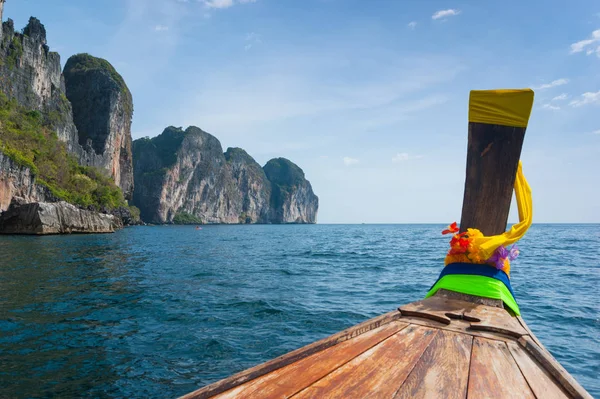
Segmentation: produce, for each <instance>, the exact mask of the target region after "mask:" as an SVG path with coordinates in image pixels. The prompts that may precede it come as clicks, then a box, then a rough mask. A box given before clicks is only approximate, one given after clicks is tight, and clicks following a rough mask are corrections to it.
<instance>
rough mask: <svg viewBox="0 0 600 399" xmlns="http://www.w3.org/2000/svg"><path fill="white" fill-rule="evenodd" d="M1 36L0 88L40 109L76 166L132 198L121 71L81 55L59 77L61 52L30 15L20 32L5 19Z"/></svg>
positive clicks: (128, 108)
mask: <svg viewBox="0 0 600 399" xmlns="http://www.w3.org/2000/svg"><path fill="white" fill-rule="evenodd" d="M0 4H2V3H1V2H0ZM0 37H1V40H0V91H1V92H3V93H4V94H5V95H6V96H7V97H8V98H13V99H15V100H16V101H17V103H18V104H19V105H21V106H23V107H25V108H27V109H32V110H37V111H40V112H41V113H42V115H43V117H44V122H45V124H47V125H49V126H51V127H52V129H53V130H55V131H56V133H57V135H58V138H59V139H60V140H61V141H63V142H65V143H66V146H67V150H68V151H69V152H70V153H72V154H74V155H75V157H76V158H77V159H78V160H79V163H80V164H82V165H86V166H95V167H98V168H100V169H104V170H106V171H107V172H108V174H109V175H110V176H112V177H113V179H114V180H115V183H116V184H117V185H118V186H119V187H121V189H122V190H123V194H124V196H125V198H126V199H130V198H131V195H132V193H133V165H132V160H131V117H132V114H133V103H132V99H131V93H130V92H129V89H128V88H127V86H126V85H125V82H124V81H123V78H122V77H121V75H119V74H118V73H117V72H116V71H115V69H114V68H113V67H112V65H110V64H109V63H108V62H107V61H105V60H102V59H99V58H95V57H92V56H89V55H87V54H79V55H76V56H73V57H71V58H70V59H69V60H68V62H67V65H66V68H65V75H64V76H63V73H62V72H61V64H60V56H59V54H58V53H55V52H52V51H50V49H49V47H48V45H47V43H46V29H45V28H44V25H42V24H41V23H40V21H39V20H38V19H37V18H34V17H31V18H30V19H29V23H28V24H27V26H26V27H25V28H24V29H23V32H22V33H19V32H15V29H14V23H13V21H12V20H10V19H9V20H8V21H6V22H4V23H3V24H2V35H1V36H0ZM65 77H68V80H67V81H68V86H66V80H65ZM67 94H68V95H69V97H70V98H68V97H67Z"/></svg>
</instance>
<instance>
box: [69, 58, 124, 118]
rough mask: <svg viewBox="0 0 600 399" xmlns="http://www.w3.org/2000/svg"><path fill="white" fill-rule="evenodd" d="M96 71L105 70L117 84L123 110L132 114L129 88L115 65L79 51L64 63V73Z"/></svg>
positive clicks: (81, 73)
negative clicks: (121, 94)
mask: <svg viewBox="0 0 600 399" xmlns="http://www.w3.org/2000/svg"><path fill="white" fill-rule="evenodd" d="M92 71H98V72H102V71H105V72H107V73H108V74H109V75H110V77H111V78H112V80H114V81H115V83H116V84H117V85H118V86H119V89H120V90H121V92H122V93H123V96H124V97H125V103H124V105H125V112H126V113H128V114H133V99H132V96H131V92H130V91H129V88H128V87H127V85H126V84H125V80H124V79H123V77H122V76H121V75H120V74H119V72H117V70H116V69H115V67H113V66H112V65H111V63H110V62H108V61H106V60H105V59H102V58H98V57H94V56H92V55H90V54H87V53H80V54H75V55H73V56H71V57H70V58H69V59H68V60H67V63H66V64H65V74H69V75H78V74H80V75H87V74H89V72H92Z"/></svg>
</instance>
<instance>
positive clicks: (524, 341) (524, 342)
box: [519, 336, 592, 399]
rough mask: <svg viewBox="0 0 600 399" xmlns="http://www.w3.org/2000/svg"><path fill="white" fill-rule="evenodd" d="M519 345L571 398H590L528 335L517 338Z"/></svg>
mask: <svg viewBox="0 0 600 399" xmlns="http://www.w3.org/2000/svg"><path fill="white" fill-rule="evenodd" d="M519 345H520V346H521V347H523V348H524V349H525V350H526V351H527V352H528V353H529V354H530V355H531V356H532V357H533V358H534V359H535V360H537V361H538V362H539V363H540V364H541V365H542V366H543V367H544V369H545V370H546V371H548V373H550V374H551V375H552V376H553V377H554V378H555V379H556V380H557V381H558V382H559V383H560V385H561V386H562V387H563V388H564V389H565V390H566V391H567V392H568V393H569V394H570V395H571V396H572V397H573V398H577V399H592V395H590V394H589V393H588V392H587V391H586V390H585V389H584V388H583V387H582V386H581V385H579V383H578V382H577V380H575V378H573V376H572V375H571V374H569V373H568V372H567V370H565V369H564V368H563V367H562V366H561V364H560V363H559V362H557V361H556V359H554V357H552V355H550V353H549V352H548V351H547V350H545V349H543V348H542V347H540V346H538V345H537V344H536V343H535V342H534V341H533V339H531V337H530V336H524V337H521V338H519Z"/></svg>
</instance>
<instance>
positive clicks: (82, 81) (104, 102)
mask: <svg viewBox="0 0 600 399" xmlns="http://www.w3.org/2000/svg"><path fill="white" fill-rule="evenodd" d="M64 78H65V86H66V95H67V98H68V99H69V101H70V102H71V104H72V106H73V120H74V122H75V126H77V130H78V132H79V144H80V145H81V146H83V147H84V148H85V149H86V150H87V151H88V152H89V153H95V154H96V157H95V159H94V160H93V162H92V163H93V166H96V167H99V168H102V169H106V170H108V171H109V172H110V175H111V176H112V177H113V179H114V181H115V183H116V184H117V186H119V187H121V189H122V190H123V194H124V196H125V198H126V199H130V198H131V196H132V194H133V164H132V156H131V118H132V116H133V100H132V97H131V93H130V91H129V89H128V88H127V85H126V84H125V81H124V80H123V78H122V77H121V75H119V73H117V71H116V70H115V69H114V67H113V66H112V65H111V64H110V63H109V62H108V61H106V60H103V59H101V58H96V57H92V56H91V55H89V54H77V55H74V56H72V57H71V58H69V59H68V60H67V63H66V65H65V70H64Z"/></svg>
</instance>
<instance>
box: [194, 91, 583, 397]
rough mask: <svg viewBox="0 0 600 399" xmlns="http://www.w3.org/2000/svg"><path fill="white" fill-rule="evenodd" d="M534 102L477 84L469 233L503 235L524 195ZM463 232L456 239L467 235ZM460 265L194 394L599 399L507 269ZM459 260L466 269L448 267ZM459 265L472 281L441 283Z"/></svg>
mask: <svg viewBox="0 0 600 399" xmlns="http://www.w3.org/2000/svg"><path fill="white" fill-rule="evenodd" d="M532 105H533V91H531V90H529V89H526V90H491V91H472V92H471V98H470V100H469V140H468V151H467V178H466V182H465V194H464V201H463V212H462V220H461V223H460V226H461V230H462V227H465V229H464V230H462V231H466V230H467V229H466V227H470V228H472V229H477V230H478V231H480V232H482V234H485V237H484V238H489V237H497V236H498V235H502V236H504V235H503V234H502V233H504V231H505V229H506V223H507V219H508V211H509V207H510V202H511V198H512V187H513V186H514V187H515V193H517V197H519V192H518V191H517V186H516V185H515V183H516V182H518V181H519V178H518V175H519V173H520V166H519V158H520V154H521V148H522V144H523V139H524V136H525V130H526V126H527V122H528V120H529V115H530V113H531V108H532ZM525 183H526V182H525ZM526 186H527V185H526ZM527 188H528V186H527ZM440 200H443V199H440ZM517 204H518V205H519V216H520V218H521V215H522V213H523V212H524V210H523V209H522V208H521V205H520V203H519V201H517ZM522 211H523V212H522ZM529 214H531V213H529ZM530 223H531V222H530V221H529V224H530ZM527 227H528V226H527ZM472 229H469V230H472ZM512 230H513V229H512V228H511V231H509V232H507V234H508V233H512ZM525 230H526V228H525ZM458 231H459V230H458V227H457V226H456V225H455V224H453V225H451V226H449V230H448V232H450V233H454V232H458ZM521 233H522V234H523V233H524V232H521ZM463 234H464V233H457V234H456V235H455V236H454V237H455V238H453V240H454V239H456V240H457V242H458V245H462V242H461V241H460V240H462V239H463V238H464V237H466V236H465V235H463ZM469 234H471V232H469ZM522 234H521V235H522ZM472 236H473V235H472ZM451 245H452V242H451ZM465 245H466V243H465ZM498 248H500V247H498ZM502 248H504V246H502ZM513 248H514V247H513ZM511 251H512V249H511ZM451 252H452V251H449V253H448V255H447V258H446V260H448V256H451V255H452V254H451ZM504 258H506V256H505V257H504ZM490 259H491V258H490ZM488 260H489V259H488ZM452 265H459V263H450V264H449V265H448V266H446V267H445V268H444V271H442V274H441V275H440V278H439V279H438V281H437V282H436V284H435V285H434V286H433V287H432V291H430V294H432V295H431V296H429V297H428V298H426V299H423V300H420V301H416V302H413V303H409V304H408V305H404V306H401V307H399V308H398V309H397V310H395V311H393V312H390V313H387V314H384V315H382V316H379V317H375V318H373V319H371V320H368V321H365V322H364V323H361V324H358V325H356V326H354V327H350V328H349V329H347V330H344V331H342V332H339V333H337V334H334V335H332V336H330V337H327V338H325V339H322V340H320V341H317V342H315V343H312V344H310V345H307V346H305V347H303V348H300V349H297V350H295V351H293V352H290V353H288V354H286V355H283V356H280V357H278V358H276V359H273V360H271V361H268V362H266V363H263V364H261V365H258V366H255V367H253V368H251V369H248V370H246V371H242V372H241V373H238V374H235V375H233V376H231V377H229V378H226V379H224V380H221V381H218V382H216V383H214V384H211V385H208V386H205V387H204V388H201V389H199V390H197V391H195V392H192V393H189V394H187V395H185V396H183V398H184V399H200V398H220V399H225V398H260V399H265V398H295V399H300V398H344V399H345V398H367V397H368V398H444V399H445V398H477V399H479V398H511V399H512V398H538V399H546V398H591V395H590V394H589V393H588V392H587V391H586V390H585V389H584V388H583V387H581V385H579V383H578V382H577V381H576V380H575V379H574V378H573V377H572V376H571V375H570V374H569V373H568V372H567V371H566V370H565V369H564V368H563V367H562V366H561V365H560V364H559V363H558V362H557V361H556V360H555V359H554V358H553V357H552V355H551V354H550V353H549V352H548V351H547V350H546V349H545V348H544V346H543V345H542V343H541V342H540V341H539V340H538V339H537V338H536V336H535V335H534V334H533V333H532V332H531V330H530V329H529V327H528V326H527V324H526V323H525V321H524V320H523V319H522V318H521V317H520V316H519V310H518V306H517V305H516V302H515V301H514V298H513V295H512V288H510V281H509V280H508V278H507V279H506V280H507V281H506V282H504V281H501V282H500V283H498V281H500V280H498V279H496V278H492V277H488V276H487V275H488V274H490V273H489V271H490V270H492V271H494V273H496V270H500V271H502V270H501V269H497V268H495V267H493V266H489V265H487V264H473V263H460V266H457V267H454V266H452ZM449 266H451V267H449ZM453 267H454V269H455V270H458V269H460V268H461V267H462V268H463V269H462V271H460V272H455V273H454V274H453V275H452V274H449V273H452V272H451V271H449V270H452V269H453ZM465 268H466V269H465ZM469 268H471V269H469ZM498 274H499V275H500V274H501V273H500V272H498ZM448 275H450V276H451V277H452V276H454V277H457V279H455V280H454V281H455V282H456V281H458V280H460V278H463V277H465V276H467V278H466V279H465V281H467V284H463V285H464V287H463V288H462V289H461V288H460V287H458V288H448V287H447V286H446V287H444V288H442V289H439V290H437V291H435V292H433V291H434V290H435V287H437V286H438V285H439V283H440V282H442V281H443V278H444V277H447V276H448ZM470 277H476V278H470ZM480 277H481V278H483V279H478V278H480ZM398 278H401V276H399V277H398ZM490 279H491V280H490ZM446 281H452V280H446ZM476 281H479V282H481V283H482V285H483V282H488V283H490V284H492V283H494V282H496V285H498V284H504V285H502V286H501V287H504V288H502V289H501V291H502V290H504V291H502V292H503V293H505V294H506V293H507V292H508V291H507V290H509V291H510V294H506V295H509V296H510V298H508V299H507V298H506V297H502V296H500V297H491V296H487V297H486V296H485V295H473V292H476V291H478V290H481V286H478V285H477V283H474V282H476ZM469 282H470V283H469ZM469 284H470V285H469ZM428 295H429V294H428ZM498 298H500V299H498ZM511 298H512V301H510V300H509V299H511ZM515 310H516V311H515Z"/></svg>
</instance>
